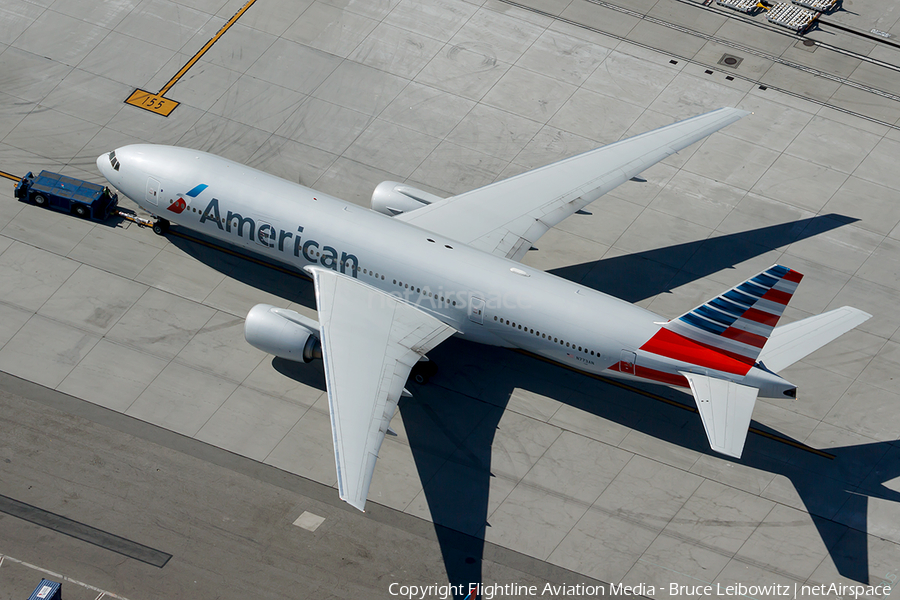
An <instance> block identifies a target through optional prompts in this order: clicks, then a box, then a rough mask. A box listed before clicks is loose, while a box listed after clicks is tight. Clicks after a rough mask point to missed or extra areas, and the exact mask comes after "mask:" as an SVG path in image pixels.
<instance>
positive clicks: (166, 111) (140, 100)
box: [125, 0, 256, 117]
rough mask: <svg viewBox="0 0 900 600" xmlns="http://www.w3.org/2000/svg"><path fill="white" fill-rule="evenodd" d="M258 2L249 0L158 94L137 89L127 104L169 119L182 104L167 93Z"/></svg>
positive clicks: (126, 101)
mask: <svg viewBox="0 0 900 600" xmlns="http://www.w3.org/2000/svg"><path fill="white" fill-rule="evenodd" d="M255 2H256V0H247V3H246V4H244V5H243V6H242V7H241V8H240V9H239V10H238V11H237V12H236V13H234V15H233V16H232V17H231V18H230V19H229V20H228V21H227V22H226V23H225V24H224V25H222V27H221V28H220V29H219V31H217V32H216V34H215V35H214V36H212V37H211V38H209V40H208V41H207V42H206V43H205V44H204V45H203V47H202V48H200V50H198V51H197V53H196V54H194V56H192V57H191V58H190V59H189V60H188V61H187V62H186V63H184V65H183V66H182V67H181V68H180V69H179V70H178V72H177V73H175V75H174V76H173V77H172V78H171V79H170V80H169V81H168V82H167V83H166V84H165V85H164V86H163V87H162V88H161V89H160V90H159V91H158V92H157V93H155V94H154V93H153V92H148V91H146V90H142V89H140V88H136V89H135V90H134V91H133V92H132V93H131V95H130V96H128V98H126V99H125V104H130V105H132V106H136V107H137V108H141V109H144V110H147V111H150V112H152V113H154V114H157V115H160V116H163V117H168V116H169V115H170V114H172V111H173V110H175V109H176V108H178V106H179V104H181V103H180V102H177V101H175V100H171V99H169V98H165V95H166V93H168V91H169V90H170V89H172V86H174V85H175V84H176V83H178V81H179V80H180V79H181V78H182V77H184V75H185V74H186V73H187V72H188V71H189V70H190V69H191V67H193V66H194V65H195V64H196V63H197V61H198V60H200V59H201V58H202V57H203V55H204V54H206V52H207V51H208V50H209V49H210V48H212V46H213V44H215V43H216V42H217V41H219V38H221V37H222V36H223V35H225V32H227V31H228V30H229V29H231V26H232V25H234V24H235V23H236V22H237V20H238V19H240V18H241V16H242V15H243V14H244V13H245V12H247V9H249V8H250V7H251V6H253V4H254V3H255Z"/></svg>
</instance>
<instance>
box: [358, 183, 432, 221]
mask: <svg viewBox="0 0 900 600" xmlns="http://www.w3.org/2000/svg"><path fill="white" fill-rule="evenodd" d="M438 200H443V198H441V197H440V196H435V195H434V194H429V193H428V192H423V191H422V190H419V189H416V188H414V187H412V186H411V185H406V184H405V183H397V182H396V181H382V182H381V183H379V184H378V186H377V187H376V188H375V191H374V192H373V193H372V210H376V211H378V212H380V213H382V214H385V215H387V216H389V217H394V216H396V215H400V214H403V213H405V212H410V211H413V210H416V209H417V208H422V207H423V206H428V205H429V204H431V203H432V202H437V201H438Z"/></svg>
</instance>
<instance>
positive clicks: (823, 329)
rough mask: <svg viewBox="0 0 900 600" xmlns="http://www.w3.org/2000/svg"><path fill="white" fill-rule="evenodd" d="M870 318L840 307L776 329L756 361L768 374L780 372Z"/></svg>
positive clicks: (861, 313)
mask: <svg viewBox="0 0 900 600" xmlns="http://www.w3.org/2000/svg"><path fill="white" fill-rule="evenodd" d="M871 317H872V315H870V314H869V313H866V312H863V311H861V310H859V309H858V308H853V307H851V306H844V307H841V308H837V309H835V310H832V311H828V312H827V313H823V314H821V315H816V316H814V317H809V318H806V319H803V320H802V321H796V322H794V323H790V324H788V325H782V326H781V327H776V328H775V330H774V331H773V332H772V335H771V336H770V337H769V341H768V342H767V343H766V345H765V347H764V348H763V350H762V352H761V353H760V355H759V360H760V361H761V362H762V363H763V364H764V365H765V366H766V368H767V369H769V370H770V371H775V372H776V373H777V372H778V371H781V370H782V369H786V368H787V367H789V366H791V365H792V364H794V363H795V362H797V361H798V360H801V359H802V358H804V357H806V356H807V355H808V354H812V353H813V352H815V351H816V350H818V349H819V348H821V347H822V346H824V345H825V344H827V343H828V342H830V341H832V340H834V339H837V338H838V337H840V336H841V335H843V334H845V333H847V332H848V331H850V330H851V329H853V328H854V327H856V326H857V325H860V324H862V323H864V322H866V321H867V320H869V319H870V318H871Z"/></svg>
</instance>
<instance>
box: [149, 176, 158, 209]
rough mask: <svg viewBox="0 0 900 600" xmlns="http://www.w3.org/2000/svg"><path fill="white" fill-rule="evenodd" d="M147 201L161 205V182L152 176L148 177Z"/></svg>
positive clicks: (154, 204)
mask: <svg viewBox="0 0 900 600" xmlns="http://www.w3.org/2000/svg"><path fill="white" fill-rule="evenodd" d="M147 202H149V203H150V204H152V205H153V206H158V205H159V182H158V181H157V180H155V179H153V178H152V177H150V178H148V179H147Z"/></svg>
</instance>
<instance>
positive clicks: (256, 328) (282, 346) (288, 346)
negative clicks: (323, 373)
mask: <svg viewBox="0 0 900 600" xmlns="http://www.w3.org/2000/svg"><path fill="white" fill-rule="evenodd" d="M318 334H319V324H318V323H317V322H316V321H314V320H313V319H310V318H309V317H304V316H303V315H301V314H300V313H298V312H295V311H293V310H288V309H286V308H278V307H277V306H272V305H271V304H257V305H256V306H254V307H253V308H251V309H250V312H249V313H247V319H246V320H245V321H244V339H246V340H247V342H248V343H249V344H250V345H251V346H254V347H256V348H259V349H260V350H262V351H263V352H267V353H269V354H274V355H275V356H278V357H280V358H285V359H287V360H294V361H298V362H300V361H302V362H305V363H308V362H309V361H311V360H312V359H314V358H322V345H321V343H320V342H319V337H318Z"/></svg>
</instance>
